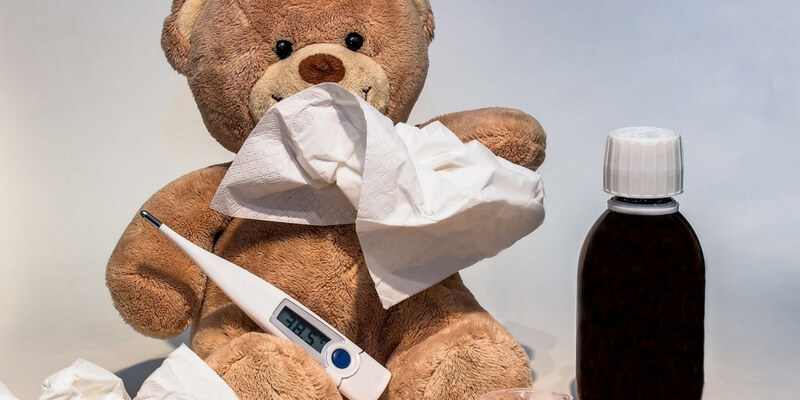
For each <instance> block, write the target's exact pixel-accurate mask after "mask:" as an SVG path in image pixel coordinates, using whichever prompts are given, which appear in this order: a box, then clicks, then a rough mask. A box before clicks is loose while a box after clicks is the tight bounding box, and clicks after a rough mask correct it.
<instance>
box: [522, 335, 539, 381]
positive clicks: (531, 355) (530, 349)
mask: <svg viewBox="0 0 800 400" xmlns="http://www.w3.org/2000/svg"><path fill="white" fill-rule="evenodd" d="M520 346H522V350H525V354H526V355H527V356H528V360H530V361H531V362H532V361H533V358H534V356H535V355H536V350H534V349H533V347H531V346H528V345H526V344H520ZM531 378H532V379H533V381H534V382H536V371H534V370H533V368H531Z"/></svg>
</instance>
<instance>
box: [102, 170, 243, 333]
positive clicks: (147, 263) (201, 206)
mask: <svg viewBox="0 0 800 400" xmlns="http://www.w3.org/2000/svg"><path fill="white" fill-rule="evenodd" d="M226 170H227V167H226V166H213V167H209V168H206V169H203V170H199V171H195V172H193V173H190V174H188V175H186V176H183V177H181V178H179V179H177V180H175V181H173V182H172V183H170V184H168V185H167V186H165V187H164V188H163V189H161V190H159V191H158V192H156V193H155V194H154V195H153V196H152V197H151V198H150V199H149V200H147V202H146V203H145V204H144V206H143V207H142V209H143V210H147V211H149V212H150V213H151V214H153V215H154V216H156V217H157V218H159V219H161V221H162V222H164V223H165V224H167V225H169V226H170V227H171V228H172V229H173V230H175V231H176V232H178V233H179V234H181V235H184V236H185V237H186V238H187V239H189V240H190V241H192V242H194V243H195V244H197V245H199V246H200V247H203V248H205V249H206V250H211V249H212V248H213V245H214V241H215V239H216V236H217V234H218V233H219V232H221V231H222V230H223V229H224V227H225V226H226V225H227V223H228V222H229V221H230V217H227V216H224V215H222V214H219V213H217V212H216V211H213V210H211V209H210V208H209V207H208V205H209V203H210V202H211V198H212V197H213V195H214V193H215V191H216V187H217V186H218V185H219V182H220V180H221V179H222V176H223V175H224V173H225V171H226ZM205 282H206V277H205V275H204V274H203V273H202V272H201V271H200V270H199V269H198V268H197V267H196V266H195V265H194V264H193V263H192V262H191V260H190V259H189V258H188V257H186V256H185V255H184V254H183V253H182V252H181V251H180V250H179V249H178V248H177V247H175V245H174V244H172V243H171V242H169V241H168V240H167V239H166V238H165V237H164V236H162V235H161V234H160V233H159V232H158V231H157V230H156V229H155V228H154V227H153V226H151V225H149V224H148V223H147V222H146V221H145V220H144V219H142V218H141V217H139V215H138V213H137V215H136V216H135V217H134V218H133V221H131V223H130V224H129V225H128V227H127V228H126V230H125V232H124V233H123V234H122V237H121V238H120V240H119V242H118V243H117V245H116V247H115V248H114V251H113V252H112V254H111V258H110V259H109V262H108V266H107V268H106V285H107V286H108V288H109V291H110V292H111V297H112V299H113V301H114V306H115V307H116V308H117V310H118V311H119V313H120V315H122V317H123V319H125V321H126V322H127V323H128V324H130V325H131V326H132V327H133V328H134V329H136V330H137V331H139V332H141V333H143V334H145V335H148V336H151V337H157V338H167V337H172V336H176V335H178V334H180V333H181V332H182V331H183V330H184V329H186V328H187V327H188V326H189V323H190V322H191V320H192V318H193V316H194V315H196V313H197V312H198V309H199V307H200V303H201V300H202V295H203V291H204V288H205Z"/></svg>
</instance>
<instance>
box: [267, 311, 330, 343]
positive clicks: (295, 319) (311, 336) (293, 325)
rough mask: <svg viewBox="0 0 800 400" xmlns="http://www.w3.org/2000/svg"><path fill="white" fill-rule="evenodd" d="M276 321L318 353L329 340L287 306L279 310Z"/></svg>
mask: <svg viewBox="0 0 800 400" xmlns="http://www.w3.org/2000/svg"><path fill="white" fill-rule="evenodd" d="M278 321H280V322H281V323H282V324H283V325H284V326H286V327H287V328H289V330H290V331H291V332H292V333H294V334H295V335H297V337H299V338H300V339H302V340H303V341H304V342H306V343H308V345H309V346H311V348H313V349H314V350H316V351H318V352H320V353H322V348H323V347H325V344H326V343H328V342H329V341H330V340H331V339H330V338H329V337H327V336H325V335H323V334H322V332H320V331H319V330H317V328H315V327H314V326H313V325H311V324H309V323H308V321H306V320H304V319H303V318H301V317H300V316H299V315H297V313H295V312H294V311H292V310H290V309H289V308H288V307H283V309H282V310H281V312H280V313H278Z"/></svg>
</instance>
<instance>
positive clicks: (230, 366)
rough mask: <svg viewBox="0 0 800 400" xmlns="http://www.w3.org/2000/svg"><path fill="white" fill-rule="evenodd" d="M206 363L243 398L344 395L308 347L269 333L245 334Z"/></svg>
mask: <svg viewBox="0 0 800 400" xmlns="http://www.w3.org/2000/svg"><path fill="white" fill-rule="evenodd" d="M206 362H207V363H208V365H210V366H211V368H213V369H214V370H215V371H217V373H218V374H219V375H220V376H221V377H222V379H224V380H225V382H227V383H228V385H229V386H230V387H231V388H233V391H234V392H235V393H236V395H237V396H238V397H239V398H240V399H242V400H278V399H282V400H291V399H298V400H299V399H304V400H312V399H320V400H322V399H326V400H328V399H341V398H342V397H341V395H339V392H338V390H337V389H336V386H335V385H334V383H333V380H332V379H331V378H330V376H329V375H328V374H327V373H326V372H325V370H324V369H323V368H322V366H321V365H320V364H319V363H318V362H317V361H316V360H315V359H314V358H313V357H312V356H311V355H309V354H308V353H307V352H306V350H304V349H303V348H302V347H300V346H298V345H297V344H295V343H292V342H290V341H288V340H286V339H282V338H278V337H276V336H273V335H270V334H266V333H258V332H250V333H246V334H244V335H242V336H240V337H238V338H236V339H234V340H232V341H231V342H229V343H228V344H226V345H224V346H222V347H220V348H219V349H217V350H216V351H215V352H214V353H212V354H211V355H210V356H208V358H206Z"/></svg>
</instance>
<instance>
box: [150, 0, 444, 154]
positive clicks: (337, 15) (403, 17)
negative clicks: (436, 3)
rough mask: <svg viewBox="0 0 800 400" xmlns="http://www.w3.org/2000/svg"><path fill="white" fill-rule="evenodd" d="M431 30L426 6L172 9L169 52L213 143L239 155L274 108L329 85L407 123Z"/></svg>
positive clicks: (378, 0) (334, 1)
mask: <svg viewBox="0 0 800 400" xmlns="http://www.w3.org/2000/svg"><path fill="white" fill-rule="evenodd" d="M433 27H434V25H433V14H432V13H431V10H430V5H429V3H428V0H174V1H173V5H172V12H171V14H170V15H169V17H167V19H166V20H165V22H164V30H163V35H162V47H163V48H164V52H165V54H166V56H167V59H168V60H169V62H170V64H171V65H172V66H173V67H174V68H175V69H176V70H177V71H178V72H180V73H181V74H183V75H185V76H186V78H187V80H188V83H189V86H190V87H191V89H192V93H193V94H194V98H195V101H196V102H197V106H198V108H199V110H200V113H201V115H202V117H203V121H204V122H205V124H206V127H207V128H208V129H209V131H210V132H211V135H212V136H213V137H214V138H215V139H216V140H217V141H218V142H220V144H222V145H223V146H224V147H225V148H227V149H228V150H230V151H232V152H237V151H238V150H239V148H240V147H241V146H242V144H243V143H244V140H245V139H246V138H247V136H248V135H249V134H250V131H252V130H253V128H254V127H255V125H256V123H257V122H258V121H259V120H260V119H261V117H262V116H263V115H264V113H266V111H267V110H268V109H269V108H270V107H272V106H273V105H274V104H276V103H277V102H279V101H281V100H282V99H284V98H286V97H288V96H291V95H292V94H295V93H297V92H299V91H301V90H303V89H306V88H308V87H311V86H313V85H316V84H318V83H322V82H336V83H338V84H340V85H342V86H344V87H346V88H348V89H350V90H351V91H353V92H354V93H356V94H358V95H360V96H363V97H364V99H366V101H367V102H369V103H370V104H371V105H372V106H374V107H375V108H376V109H378V110H380V111H381V112H382V113H384V114H385V115H387V116H388V117H389V118H391V119H392V120H393V121H394V122H395V123H397V122H404V121H406V119H407V118H408V115H409V113H410V112H411V108H412V107H413V105H414V103H415V102H416V100H417V97H418V96H419V93H420V91H421V90H422V85H423V83H424V81H425V76H426V74H427V70H428V55H427V51H428V45H429V44H430V41H431V40H432V39H433Z"/></svg>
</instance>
